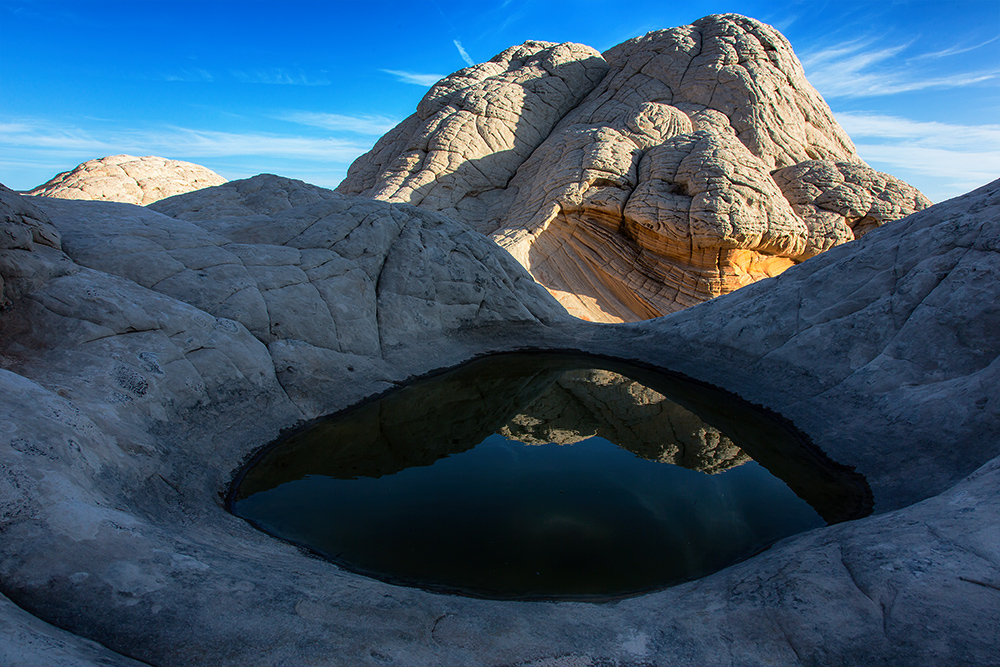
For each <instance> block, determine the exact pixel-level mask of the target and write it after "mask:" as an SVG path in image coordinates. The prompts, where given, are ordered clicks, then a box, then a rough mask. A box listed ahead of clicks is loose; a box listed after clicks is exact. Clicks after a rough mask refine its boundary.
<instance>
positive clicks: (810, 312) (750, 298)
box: [0, 177, 1000, 667]
mask: <svg viewBox="0 0 1000 667" xmlns="http://www.w3.org/2000/svg"><path fill="white" fill-rule="evenodd" d="M301 190H302V186H301V185H300V184H296V183H294V182H289V181H287V180H286V179H278V178H277V177H259V179H258V180H256V181H254V182H253V183H251V184H250V185H247V184H245V183H244V184H227V185H226V186H222V187H219V188H215V189H213V190H206V191H202V192H199V193H194V194H191V195H186V196H182V197H180V198H178V199H176V200H175V201H174V202H172V203H171V209H170V210H171V215H173V216H175V217H167V216H165V215H162V214H160V213H157V212H155V211H151V210H149V209H143V208H139V207H135V206H130V205H127V204H108V203H100V202H85V201H76V202H74V201H60V200H54V199H44V198H34V199H33V200H31V201H30V204H29V203H28V202H26V201H25V200H24V199H22V198H19V197H17V196H16V195H14V194H13V193H10V192H9V191H5V192H0V196H2V199H3V204H4V205H5V206H7V207H8V208H5V209H3V210H4V212H5V213H4V215H5V224H7V225H9V226H10V229H11V230H13V231H12V238H13V237H15V236H17V237H18V238H21V237H22V236H23V234H22V231H23V230H25V229H28V230H33V229H37V230H49V229H50V226H51V228H53V229H56V230H58V234H60V235H61V237H62V242H61V246H60V244H59V242H58V241H57V239H58V236H57V237H51V235H48V236H43V238H47V239H49V240H48V241H40V240H38V239H36V238H35V237H34V236H32V241H31V243H30V244H29V243H22V244H21V247H17V246H15V247H11V246H6V247H5V248H0V276H3V278H4V280H5V287H4V289H5V294H7V293H8V292H7V291H6V290H7V289H8V286H12V287H11V290H12V291H10V292H9V294H10V297H11V299H12V303H11V305H10V306H9V307H8V308H7V309H6V310H4V311H3V312H2V313H0V386H2V389H0V396H3V400H2V401H0V530H2V532H3V549H2V551H0V586H2V591H3V593H4V595H6V598H0V625H2V627H3V630H4V634H3V640H2V641H0V656H2V658H3V660H4V664H5V665H45V664H51V665H60V664H77V665H109V664H113V665H126V664H136V663H133V662H131V661H130V660H128V659H127V658H126V657H123V656H128V657H130V658H134V659H137V660H139V661H141V662H143V663H147V664H155V665H164V666H166V665H204V664H212V665H240V666H244V665H277V664H295V665H308V664H322V665H385V664H399V665H442V666H449V667H450V666H454V665H492V666H496V667H499V666H501V665H522V666H523V665H533V666H534V667H541V666H542V665H545V666H547V667H550V666H553V665H560V666H563V665H621V666H626V665H633V666H638V665H668V664H669V665H704V664H732V665H764V664H804V665H858V664H871V665H898V664H906V665H934V666H937V665H942V664H949V665H997V664H1000V658H998V657H997V656H998V655H1000V633H998V632H997V625H996V619H997V617H998V612H1000V590H998V589H997V588H996V586H998V585H1000V580H998V575H997V573H998V571H1000V567H998V566H1000V529H998V525H1000V521H998V518H1000V493H998V488H1000V459H998V458H997V457H998V455H1000V440H998V436H997V433H1000V403H998V399H997V397H996V391H995V389H996V387H997V386H998V379H1000V378H998V373H1000V361H998V356H1000V337H997V336H996V331H997V330H998V329H1000V310H998V308H997V303H1000V280H998V278H1000V259H998V252H1000V181H998V182H995V183H993V184H991V185H989V186H986V187H984V188H981V189H979V190H977V191H975V192H973V193H970V194H969V195H966V196H964V197H961V198H958V199H956V200H952V201H950V202H946V203H944V204H940V205H937V206H934V207H932V208H931V209H928V210H926V211H923V212H920V213H917V214H914V215H912V216H910V217H908V218H906V219H905V220H902V221H898V222H895V223H892V224H888V225H886V226H884V227H882V228H879V229H876V230H874V231H872V232H871V233H869V234H867V235H866V236H865V237H864V238H863V239H861V240H859V241H857V242H855V243H850V244H846V245H842V246H839V247H836V248H833V249H832V250H830V251H828V252H826V253H825V254H823V255H821V256H819V257H816V258H813V259H811V260H810V261H808V262H806V263H804V264H802V265H800V266H796V267H792V268H791V269H789V270H788V271H786V272H784V273H783V274H781V275H780V276H779V277H778V278H775V279H770V280H765V281H762V282H759V283H757V284H755V285H751V286H749V287H747V288H744V289H742V290H740V291H738V292H736V293H733V294H730V295H727V296H724V297H720V298H718V299H715V300H713V301H710V302H708V303H706V304H702V305H699V306H695V307H692V308H690V309H688V310H685V311H683V312H680V313H676V314H673V315H671V316H668V317H664V318H660V319H656V320H650V321H646V322H641V323H637V324H629V325H598V324H591V323H586V322H581V321H578V320H574V319H572V318H569V317H568V316H567V315H566V314H565V313H564V312H563V311H562V310H561V309H560V308H559V307H558V305H556V303H555V302H554V300H553V299H552V298H551V297H550V296H549V295H548V294H547V293H546V292H545V291H544V290H542V289H541V288H540V287H539V286H538V285H537V284H535V283H534V282H533V281H532V280H531V278H530V276H528V274H527V273H526V272H525V271H524V270H523V269H522V267H521V266H520V265H518V264H517V263H516V262H515V261H514V260H512V259H511V258H510V256H509V255H506V254H505V253H503V252H502V251H500V250H499V249H498V248H496V247H495V246H494V245H492V244H491V243H490V242H489V240H488V239H486V238H485V237H483V236H481V235H479V234H476V233H474V232H471V231H469V230H468V229H467V228H466V227H464V226H463V225H461V224H459V223H456V222H453V221H451V220H448V219H447V218H444V217H442V216H440V215H438V214H435V213H432V212H427V211H422V210H420V209H417V208H413V207H411V206H407V205H398V204H388V203H384V202H374V201H370V200H361V199H355V198H351V197H324V196H320V195H316V193H315V192H314V193H313V195H316V196H312V195H302V196H304V197H306V198H307V199H308V201H305V203H302V204H301V205H298V206H295V205H294V204H295V203H296V201H295V197H293V196H290V195H289V192H293V191H296V192H297V191H301ZM241 192H242V193H245V194H241ZM261 192H271V193H273V196H270V201H271V203H270V204H266V202H265V204H261V202H260V201H257V203H255V204H253V205H251V204H249V203H244V204H241V203H240V199H241V197H247V198H249V197H250V196H251V195H253V196H256V197H258V198H260V197H262V196H263V195H261V194H260V193H261ZM213 193H214V194H213ZM187 198H190V199H187ZM213 198H218V202H220V203H219V204H218V206H215V205H214V204H213V203H212V202H211V201H209V200H211V199H213ZM264 199H268V197H264ZM185 202H189V203H190V206H187V205H186V204H185ZM221 202H228V203H221ZM32 205H33V207H32ZM194 208H197V209H199V210H202V211H209V213H208V214H206V215H205V216H204V217H202V218H200V219H199V216H197V215H188V214H189V213H191V211H193V210H194ZM8 211H10V212H8ZM185 211H187V213H185ZM213 211H214V212H213ZM185 217H187V219H184V218H185ZM18 234H21V236H18ZM32 234H34V232H32ZM24 238H27V237H24ZM60 247H61V248H62V250H59V248H60ZM63 251H65V254H63ZM525 347H537V348H551V349H576V350H583V351H590V352H596V353H602V354H606V355H610V356H614V357H618V358H622V359H626V360H633V361H638V362H642V363H645V364H649V365H652V366H654V367H661V368H669V369H675V370H679V371H682V372H684V373H686V374H688V375H690V376H692V377H695V378H698V379H701V380H704V381H707V382H711V383H713V384H716V385H718V386H721V387H724V388H726V389H729V390H731V391H734V392H736V393H737V394H740V395H741V396H743V397H744V398H747V399H749V400H750V401H752V402H755V403H758V404H761V405H764V406H767V407H769V408H771V409H773V410H775V411H777V412H779V413H780V414H783V415H785V416H786V417H788V418H790V419H791V420H792V421H793V422H794V423H795V424H796V425H797V426H799V427H800V428H801V429H803V430H804V431H805V432H806V433H808V434H809V435H810V436H811V437H812V438H813V440H814V441H815V443H816V444H817V445H818V446H819V447H820V448H821V449H823V451H824V452H826V454H827V455H828V456H830V458H832V459H834V460H836V461H838V462H840V463H843V464H846V465H851V466H856V467H857V469H858V470H859V471H860V472H861V473H863V474H864V475H865V476H866V477H867V479H868V481H869V483H870V484H871V487H872V491H873V494H874V498H875V514H874V515H873V516H871V517H868V518H866V519H862V520H858V521H853V522H848V523H843V524H839V525H836V526H833V527H829V528H824V529H819V530H815V531H812V532H809V533H806V534H802V535H799V536H795V537H792V538H789V539H786V540H784V541H782V542H780V543H779V544H777V545H775V546H774V547H772V548H771V549H770V550H768V551H766V552H764V553H762V554H760V555H758V556H756V557H754V558H752V559H750V560H748V561H745V562H743V563H740V564H738V565H736V566H733V567H730V568H727V569H725V570H723V571H721V572H718V573H716V574H715V575H712V576H709V577H706V578H704V579H701V580H698V581H695V582H691V583H688V584H685V585H682V586H677V587H675V588H671V589H667V590H664V591H660V592H656V593H651V594H648V595H644V596H640V597H636V598H631V599H628V600H623V601H620V602H615V603H608V604H601V605H593V604H582V603H516V602H496V601H485V600H476V599H470V598H463V597H455V596H444V595H437V594H431V593H426V592H422V591H420V590H416V589H407V588H399V587H395V586H391V585H388V584H384V583H380V582H377V581H372V580H369V579H366V578H364V577H361V576H358V575H354V574H350V573H347V572H344V571H342V570H339V569H338V568H337V567H335V566H333V565H331V564H328V563H326V562H323V561H320V560H317V559H315V558H313V557H310V556H308V555H307V554H305V553H303V552H301V551H299V550H297V549H296V548H293V547H291V546H289V545H287V544H284V543H280V542H278V541H276V540H274V539H272V538H270V537H268V536H267V535H265V534H263V533H260V532H259V531H256V530H254V529H252V528H250V527H249V526H248V525H247V524H245V523H244V522H242V521H240V520H238V519H236V518H234V517H233V516H231V515H230V514H228V513H227V512H226V511H225V510H224V508H223V504H222V498H221V495H220V494H222V493H224V491H225V490H226V488H227V485H228V483H229V481H230V479H231V475H232V473H233V471H234V470H236V469H237V468H238V467H239V466H240V464H241V463H242V462H243V461H244V460H246V458H247V457H248V456H249V455H250V454H251V453H252V452H253V451H255V450H256V449H257V448H259V447H260V446H262V445H264V444H266V443H267V442H269V441H271V440H272V439H273V438H275V437H276V436H277V435H278V434H279V433H280V432H281V430H282V429H285V428H288V427H290V426H293V425H295V424H297V423H299V422H301V421H302V420H304V419H309V418H311V417H314V416H317V415H321V414H325V413H328V412H331V411H333V410H336V409H339V408H342V407H345V406H347V405H350V404H351V403H353V402H355V401H356V400H358V399H359V398H362V397H364V396H368V395H371V394H373V393H376V392H379V391H382V390H384V389H386V388H389V387H392V386H394V385H395V384H396V383H399V382H403V381H405V380H406V379H407V378H411V377H413V376H416V375H420V374H424V373H427V372H429V371H432V370H434V369H439V368H444V367H449V366H452V365H455V364H457V363H460V362H462V361H464V360H467V359H470V358H473V357H475V356H478V355H481V354H484V353H486V352H490V351H498V350H512V349H519V348H525ZM651 557H655V556H654V555H651ZM60 628H61V629H60ZM84 638H87V639H84ZM95 641H96V642H99V644H95V643H93V642H95Z"/></svg>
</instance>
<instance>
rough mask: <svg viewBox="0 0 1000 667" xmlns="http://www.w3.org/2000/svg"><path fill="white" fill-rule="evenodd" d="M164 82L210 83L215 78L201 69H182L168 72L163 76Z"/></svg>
mask: <svg viewBox="0 0 1000 667" xmlns="http://www.w3.org/2000/svg"><path fill="white" fill-rule="evenodd" d="M163 78H164V80H166V81H193V82H212V81H215V77H214V76H213V75H212V73H211V72H209V71H208V70H207V69H202V68H200V67H196V68H193V69H183V70H180V71H178V72H170V73H168V74H164V75H163Z"/></svg>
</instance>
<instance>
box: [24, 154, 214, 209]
mask: <svg viewBox="0 0 1000 667" xmlns="http://www.w3.org/2000/svg"><path fill="white" fill-rule="evenodd" d="M225 182H226V179H224V178H223V177H222V176H219V175H218V174H217V173H215V172H214V171H212V170H211V169H208V168H206V167H202V166H201V165H197V164H193V163H191V162H183V161H181V160H168V159H166V158H162V157H155V156H153V155H146V156H144V157H135V156H133V155H111V156H108V157H102V158H98V159H96V160H88V161H87V162H84V163H83V164H80V165H78V166H77V167H75V168H74V169H72V170H70V171H64V172H63V173H61V174H58V175H57V176H55V177H53V178H52V180H50V181H48V182H47V183H43V184H42V185H39V186H38V187H37V188H35V189H34V190H31V191H30V192H29V193H28V194H30V195H36V196H40V197H56V198H58V199H87V200H96V201H115V202H123V203H126V204H138V205H140V206H145V205H146V204H152V203H153V202H155V201H159V200H161V199H164V198H166V197H172V196H174V195H179V194H183V193H185V192H191V191H193V190H200V189H201V188H207V187H211V186H213V185H221V184H223V183H225Z"/></svg>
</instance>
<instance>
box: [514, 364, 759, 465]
mask: <svg viewBox="0 0 1000 667" xmlns="http://www.w3.org/2000/svg"><path fill="white" fill-rule="evenodd" d="M500 433H501V434H502V435H503V436H504V437H506V438H509V439H511V440H518V441H520V442H523V443H525V444H529V445H534V444H538V445H541V444H546V443H550V442H552V443H557V444H560V445H568V444H572V443H574V442H579V441H581V440H584V439H586V438H589V437H592V436H595V435H596V436H600V437H602V438H604V439H605V440H610V441H611V442H613V443H615V444H616V445H618V446H619V447H621V448H622V449H626V450H628V451H630V452H632V453H633V454H635V455H636V456H639V457H642V458H644V459H649V460H650V461H658V462H660V463H670V464H673V465H678V466H681V467H684V468H688V469H690V470H698V471H700V472H705V473H709V474H714V473H717V472H721V471H723V470H727V469H729V468H732V467H733V466H737V465H740V464H741V463H744V462H746V461H749V460H750V457H749V456H747V455H746V453H744V452H743V451H742V450H741V449H740V448H739V447H738V446H736V445H735V444H734V443H733V441H732V440H730V439H729V438H728V437H727V436H726V435H725V434H723V433H722V432H721V431H719V430H718V429H717V428H715V427H713V426H710V425H709V424H706V423H705V422H704V421H703V420H702V419H701V418H699V417H698V416H697V415H696V414H694V413H693V412H691V411H690V410H688V409H686V408H684V407H683V406H681V405H679V404H677V403H674V402H673V401H670V400H668V399H667V397H666V396H664V395H663V394H661V393H659V392H658V391H655V390H653V389H650V388H649V387H647V386H645V385H643V384H640V383H639V382H635V381H634V380H631V379H629V378H627V377H625V376H624V375H621V374H620V373H616V372H614V371H608V370H602V369H586V370H572V371H566V372H564V373H563V374H562V375H561V376H560V377H559V379H558V380H556V381H555V382H553V383H552V384H551V385H550V386H549V387H548V389H546V391H545V392H544V393H543V394H541V395H539V396H538V397H537V398H536V399H535V400H533V401H532V402H531V404H530V405H528V406H526V407H525V408H524V409H523V410H522V411H521V412H520V413H519V414H517V415H516V416H514V417H513V418H511V420H510V421H509V422H508V423H507V424H506V425H504V426H503V427H502V428H501V429H500Z"/></svg>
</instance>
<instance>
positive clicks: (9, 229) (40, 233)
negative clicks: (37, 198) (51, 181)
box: [0, 184, 68, 317]
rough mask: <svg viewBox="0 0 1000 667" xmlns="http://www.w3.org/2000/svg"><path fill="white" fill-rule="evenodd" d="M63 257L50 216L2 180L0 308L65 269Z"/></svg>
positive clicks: (57, 232)
mask: <svg viewBox="0 0 1000 667" xmlns="http://www.w3.org/2000/svg"><path fill="white" fill-rule="evenodd" d="M64 259H65V257H64V256H63V254H62V243H61V236H60V234H59V231H58V230H57V229H56V228H55V227H54V226H53V225H52V221H51V220H50V219H49V216H48V215H47V214H45V213H44V212H43V211H41V210H40V209H39V208H38V207H37V206H35V205H34V204H32V203H31V202H30V201H28V200H27V199H25V198H24V197H20V196H18V195H17V193H15V192H14V191H12V190H10V189H9V188H7V187H6V186H4V185H2V184H0V311H2V309H3V308H5V307H6V306H8V305H10V303H11V301H12V300H13V299H17V298H19V297H21V296H24V295H25V294H27V293H29V292H31V291H32V290H34V289H36V288H38V287H39V286H41V285H42V284H43V283H44V282H45V281H46V280H48V279H49V278H50V277H52V276H53V275H55V274H56V273H58V272H59V271H60V270H65V269H66V264H68V263H67V262H64V261H63V260H64ZM2 316H3V315H2V314H0V317H2Z"/></svg>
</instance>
